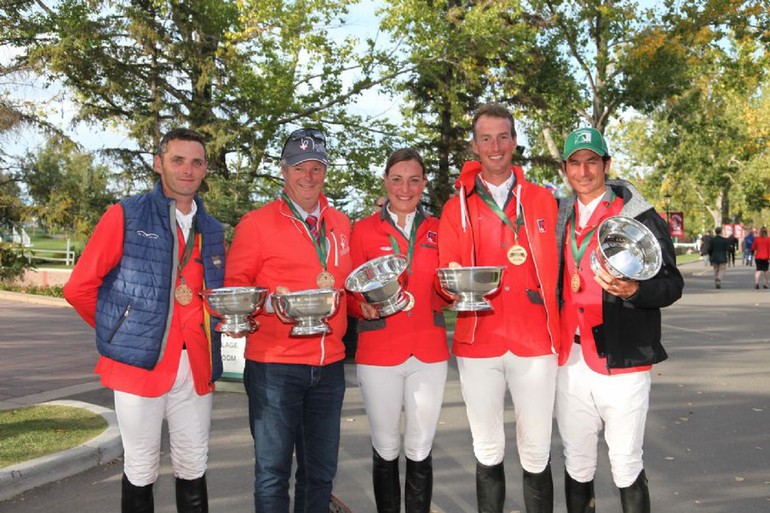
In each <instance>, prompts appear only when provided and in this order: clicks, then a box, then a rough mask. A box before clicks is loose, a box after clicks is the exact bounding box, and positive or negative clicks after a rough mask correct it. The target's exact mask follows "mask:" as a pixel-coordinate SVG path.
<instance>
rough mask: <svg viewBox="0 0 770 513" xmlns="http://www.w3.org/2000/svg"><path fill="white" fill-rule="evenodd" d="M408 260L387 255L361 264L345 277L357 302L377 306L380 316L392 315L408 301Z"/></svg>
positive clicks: (399, 256) (346, 285) (398, 256)
mask: <svg viewBox="0 0 770 513" xmlns="http://www.w3.org/2000/svg"><path fill="white" fill-rule="evenodd" d="M406 267H407V259H406V257H405V256H404V255H386V256H381V257H377V258H374V259H372V260H369V261H368V262H366V263H364V264H362V265H360V266H358V267H357V268H356V269H355V270H354V271H353V272H352V273H350V275H348V278H347V279H346V280H345V288H346V289H348V290H349V291H350V292H351V293H352V294H353V297H355V298H356V299H357V300H358V301H360V302H363V303H368V304H370V305H372V306H374V307H375V308H376V309H377V312H379V314H380V316H382V317H385V316H388V315H392V314H394V313H396V312H398V311H400V310H401V309H402V308H404V307H405V306H406V305H407V303H408V302H409V298H408V297H407V295H406V294H405V293H404V289H405V288H406V274H404V271H406Z"/></svg>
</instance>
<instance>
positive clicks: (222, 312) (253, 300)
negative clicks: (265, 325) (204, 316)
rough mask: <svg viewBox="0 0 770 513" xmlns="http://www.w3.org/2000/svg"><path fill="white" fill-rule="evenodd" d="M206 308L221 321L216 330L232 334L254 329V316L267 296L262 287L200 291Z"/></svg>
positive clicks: (255, 325)
mask: <svg viewBox="0 0 770 513" xmlns="http://www.w3.org/2000/svg"><path fill="white" fill-rule="evenodd" d="M200 294H201V296H202V297H203V304H204V306H205V307H206V310H208V312H209V313H210V314H211V315H212V316H214V317H219V318H220V319H221V321H220V322H219V324H217V326H216V328H215V329H216V330H217V331H219V332H223V333H232V334H233V335H234V336H239V335H244V334H248V333H252V332H254V331H256V329H257V328H258V327H259V323H257V321H256V320H254V316H255V315H257V314H258V313H259V311H260V310H262V306H263V305H264V304H265V298H266V297H267V289H266V288H264V287H221V288H218V289H207V290H204V291H201V293H200Z"/></svg>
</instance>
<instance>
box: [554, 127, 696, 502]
mask: <svg viewBox="0 0 770 513" xmlns="http://www.w3.org/2000/svg"><path fill="white" fill-rule="evenodd" d="M563 159H564V160H563V162H562V171H563V172H564V175H565V177H566V179H567V181H568V182H569V184H570V186H571V187H572V190H573V191H574V192H575V196H571V197H567V198H563V199H562V200H561V202H560V204H559V217H558V224H557V226H558V228H557V237H558V240H559V244H560V250H559V254H560V255H561V264H560V269H561V270H562V271H561V280H560V287H559V291H560V299H561V300H562V309H561V340H562V349H561V353H560V355H559V363H560V367H559V376H558V382H557V387H556V390H557V393H556V420H557V423H558V426H559V433H560V435H561V438H562V442H563V444H564V459H565V466H566V469H565V473H564V489H565V493H566V500H567V513H590V512H594V511H595V509H596V508H595V503H596V499H595V495H594V475H595V474H596V466H597V459H598V456H597V444H598V439H599V434H600V433H601V431H602V429H604V438H605V441H606V443H607V446H608V449H609V457H610V465H611V469H612V478H613V481H614V482H615V485H616V486H617V487H618V488H619V490H620V501H621V505H622V508H623V512H624V513H649V511H650V496H649V488H648V484H647V476H646V474H645V471H644V463H643V460H642V453H643V445H644V427H645V422H646V419H647V411H648V409H649V392H650V383H651V376H650V369H651V366H652V364H654V363H658V362H661V361H663V360H665V359H666V358H667V355H666V352H665V350H664V349H663V346H662V345H661V335H660V333H661V319H660V308H663V307H665V306H669V305H671V304H672V303H674V302H675V301H676V300H678V299H679V298H680V297H681V295H682V288H683V287H684V280H683V278H682V275H681V274H680V273H679V271H678V270H677V267H676V256H675V254H674V246H673V244H672V242H671V237H669V235H668V227H667V226H666V222H665V221H664V220H663V219H661V217H660V216H659V215H658V214H657V213H656V212H655V209H654V208H653V207H652V205H650V204H649V203H648V202H647V201H645V199H644V198H643V197H642V196H641V194H639V192H638V191H637V190H636V188H634V187H633V186H632V185H631V184H630V183H628V182H626V181H624V180H608V175H609V171H610V165H611V163H612V159H611V157H610V154H609V150H608V148H607V143H606V141H605V140H604V137H603V136H602V134H601V133H600V132H599V131H598V130H596V129H594V128H580V129H577V130H575V131H574V132H572V133H571V134H570V135H569V137H567V140H566V142H565V145H564V153H563ZM613 216H625V217H630V218H633V219H635V220H637V221H639V222H640V223H642V224H644V225H645V226H646V227H648V228H649V229H650V230H651V231H652V233H653V234H654V235H655V238H656V239H657V241H658V243H659V244H660V247H661V249H662V253H663V266H662V267H661V269H660V271H658V273H657V274H656V275H655V276H654V277H653V278H651V279H650V280H647V281H643V282H639V281H634V280H623V279H618V278H615V277H614V276H612V275H610V274H609V273H607V272H606V271H604V270H601V269H600V270H599V272H598V274H596V275H594V272H593V270H592V266H591V265H589V264H588V260H589V255H591V254H592V252H593V251H594V250H595V249H596V245H597V242H596V237H594V236H593V235H594V233H595V232H596V230H597V229H598V227H599V225H600V224H601V223H602V222H603V221H604V220H606V219H608V218H610V217H613Z"/></svg>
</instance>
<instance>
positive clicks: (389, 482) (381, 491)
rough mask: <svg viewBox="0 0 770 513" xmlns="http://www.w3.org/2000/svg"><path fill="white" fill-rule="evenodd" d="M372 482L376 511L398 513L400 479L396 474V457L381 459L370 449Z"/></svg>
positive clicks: (399, 509) (399, 508)
mask: <svg viewBox="0 0 770 513" xmlns="http://www.w3.org/2000/svg"><path fill="white" fill-rule="evenodd" d="M372 452H373V453H374V454H373V459H372V482H373V483H374V501H375V503H376V504H377V513H399V512H400V511H401V480H400V479H399V476H398V458H396V459H395V460H393V461H387V460H384V459H382V456H380V455H379V454H377V451H376V450H375V449H372Z"/></svg>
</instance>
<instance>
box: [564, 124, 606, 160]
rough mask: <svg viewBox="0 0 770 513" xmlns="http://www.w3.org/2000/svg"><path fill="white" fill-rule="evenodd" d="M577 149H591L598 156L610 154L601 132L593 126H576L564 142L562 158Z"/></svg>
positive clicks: (567, 156)
mask: <svg viewBox="0 0 770 513" xmlns="http://www.w3.org/2000/svg"><path fill="white" fill-rule="evenodd" d="M578 150H591V151H592V152H594V153H596V154H597V155H599V156H600V157H604V156H606V155H609V154H610V151H609V150H608V149H607V141H605V140H604V137H602V134H601V132H599V131H598V130H597V129H595V128H578V129H577V130H573V131H572V133H571V134H569V137H567V141H566V142H565V143H564V153H563V154H562V157H563V158H564V160H567V159H568V158H569V157H570V155H572V154H573V153H575V152H576V151H578Z"/></svg>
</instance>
